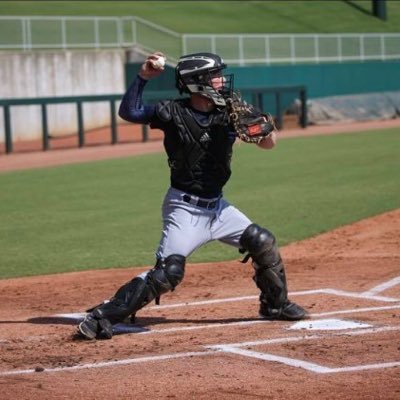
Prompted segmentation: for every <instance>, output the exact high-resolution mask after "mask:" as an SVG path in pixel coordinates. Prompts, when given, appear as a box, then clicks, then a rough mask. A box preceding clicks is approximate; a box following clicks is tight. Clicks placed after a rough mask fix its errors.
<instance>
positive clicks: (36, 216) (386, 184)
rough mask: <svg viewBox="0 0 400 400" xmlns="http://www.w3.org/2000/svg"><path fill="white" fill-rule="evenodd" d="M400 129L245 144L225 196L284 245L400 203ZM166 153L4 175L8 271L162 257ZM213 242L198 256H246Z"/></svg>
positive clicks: (1, 209) (1, 194)
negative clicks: (158, 252) (265, 145)
mask: <svg viewBox="0 0 400 400" xmlns="http://www.w3.org/2000/svg"><path fill="white" fill-rule="evenodd" d="M399 139H400V132H398V130H397V131H396V130H385V131H381V132H368V133H364V134H359V133H358V134H341V135H334V136H325V137H322V136H320V137H309V138H296V139H286V140H282V141H280V142H279V145H278V146H277V147H276V149H274V150H273V151H261V150H260V149H257V148H256V147H255V146H251V145H241V146H238V147H236V150H235V155H234V159H233V165H232V167H233V177H232V179H231V181H230V182H229V184H228V185H227V187H226V190H225V196H226V198H228V199H229V200H231V201H232V202H233V203H234V204H235V205H236V206H237V207H239V208H240V209H242V210H243V211H244V212H245V213H246V214H247V215H248V216H249V217H250V218H251V219H253V220H254V221H255V222H257V223H259V224H261V225H263V226H266V227H268V228H269V229H271V230H272V231H273V232H274V233H275V234H276V236H277V237H278V240H279V243H280V245H284V244H287V243H289V242H292V241H295V240H300V239H303V238H306V237H310V236H313V235H316V234H318V233H321V232H325V231H328V230H331V229H333V228H335V227H337V226H341V225H344V224H348V223H351V222H354V221H357V220H360V219H363V218H366V217H369V216H372V215H376V214H379V213H382V212H384V211H387V210H391V209H395V208H398V207H399V205H400V204H399V199H400V185H399V178H400V172H399V171H400V159H399V157H398V154H399ZM167 187H168V168H167V164H166V156H165V155H164V154H155V155H146V156H140V157H133V158H129V159H119V160H108V161H101V162H93V163H85V164H79V165H70V166H62V167H53V168H46V169H40V170H30V171H18V172H11V173H3V174H0V188H1V190H0V221H1V222H0V238H1V240H0V278H6V277H14V276H24V275H38V274H47V273H55V272H64V271H77V270H84V269H92V268H109V267H127V266H136V265H152V264H153V262H154V251H155V249H156V247H157V244H158V241H159V237H160V230H161V217H160V206H161V202H162V198H163V195H164V193H165V191H166V189H167ZM238 257H239V254H238V253H237V251H236V250H234V249H232V248H230V247H229V246H226V245H222V244H219V243H212V244H210V245H207V246H204V247H203V248H201V249H200V250H199V251H198V252H196V253H195V254H194V255H193V256H192V257H191V258H190V260H189V261H190V262H201V261H217V260H227V259H237V258H238Z"/></svg>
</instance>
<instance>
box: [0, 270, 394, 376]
mask: <svg viewBox="0 0 400 400" xmlns="http://www.w3.org/2000/svg"><path fill="white" fill-rule="evenodd" d="M399 283H400V277H397V278H394V279H391V280H389V281H387V282H384V283H382V284H380V285H378V286H375V287H374V288H372V289H370V290H369V291H366V292H362V293H356V292H347V291H342V290H336V289H329V288H326V289H316V290H305V291H298V292H291V293H290V294H289V295H291V296H301V295H307V294H318V293H320V294H321V293H323V294H333V295H337V296H347V297H354V298H368V299H373V300H379V301H386V302H396V301H400V299H395V298H390V297H384V296H376V294H377V293H381V292H382V291H384V290H386V289H388V288H391V287H394V286H396V285H397V284H399ZM253 299H258V296H242V297H234V298H225V299H215V300H205V301H199V302H191V303H178V304H167V305H163V306H153V307H148V308H149V309H152V308H155V309H160V308H176V307H184V306H192V305H206V304H213V303H223V302H232V301H243V300H253ZM397 308H400V305H394V306H384V307H367V308H362V309H360V308H359V309H349V310H338V311H330V312H325V313H315V314H310V317H311V318H315V317H321V316H327V315H340V314H352V313H360V312H369V311H383V310H390V309H397ZM267 322H271V321H267V320H254V321H240V322H235V323H222V324H207V325H201V326H193V327H178V328H168V329H159V330H152V331H146V332H139V333H137V334H151V333H168V332H176V331H184V330H196V329H204V328H220V327H229V326H232V325H242V326H245V325H252V324H257V323H258V324H259V323H267ZM364 331H365V330H364ZM0 343H8V341H6V340H0ZM178 354H179V353H177V354H176V355H175V356H176V357H178ZM193 354H197V353H193ZM200 354H205V353H204V352H200ZM200 354H199V355H200ZM156 357H162V358H157V359H160V360H161V359H164V357H167V358H168V356H156ZM142 359H143V360H147V359H153V358H152V357H144V358H142ZM131 360H140V359H131ZM128 361H129V360H128ZM125 362H127V361H126V360H118V361H114V362H113V363H125ZM133 362H139V361H132V363H133ZM103 364H104V365H107V366H108V365H109V363H108V362H105V363H97V364H95V365H96V368H97V366H103ZM87 365H88V364H85V365H84V366H79V365H77V366H73V367H65V368H63V367H59V368H54V369H48V370H45V371H49V372H50V371H54V372H55V371H58V370H63V371H64V370H65V369H66V368H68V369H82V368H88V367H87ZM379 365H382V364H379ZM395 365H396V366H397V364H396V363H395ZM93 368H95V367H93ZM348 368H350V369H349V371H350V370H352V369H351V368H353V367H348ZM364 368H365V366H364ZM379 368H382V367H379ZM20 371H23V372H21V373H32V372H35V370H20ZM340 371H342V369H340ZM7 374H8V375H11V374H18V371H5V372H0V376H5V375H7Z"/></svg>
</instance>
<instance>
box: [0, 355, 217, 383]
mask: <svg viewBox="0 0 400 400" xmlns="http://www.w3.org/2000/svg"><path fill="white" fill-rule="evenodd" d="M210 354H215V350H209V351H191V352H185V353H173V354H165V355H162V356H146V357H138V358H127V359H124V360H114V361H103V362H97V363H88V364H80V365H74V366H72V367H57V368H45V369H43V370H41V371H40V372H65V371H76V370H80V369H92V368H104V367H115V366H121V365H131V364H140V363H146V362H152V361H164V360H173V359H176V358H187V357H197V356H207V355H210ZM32 373H38V371H36V370H35V369H20V370H14V371H3V372H0V377H1V376H9V375H24V374H32Z"/></svg>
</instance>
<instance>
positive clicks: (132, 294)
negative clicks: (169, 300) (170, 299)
mask: <svg viewBox="0 0 400 400" xmlns="http://www.w3.org/2000/svg"><path fill="white" fill-rule="evenodd" d="M185 261H186V259H185V257H183V256H180V255H175V254H174V255H171V256H169V257H167V258H166V259H165V260H158V261H157V264H156V266H155V267H154V268H153V269H151V270H150V271H149V272H148V273H147V275H146V277H145V278H144V279H142V278H140V277H136V278H134V279H133V280H131V281H130V282H128V283H126V284H125V285H123V286H121V287H120V288H119V289H118V291H117V292H116V293H115V295H114V297H112V298H111V299H110V301H108V302H106V303H103V304H100V305H99V306H97V307H95V308H93V309H92V310H91V311H90V313H89V314H88V315H87V317H86V318H85V320H84V321H83V322H81V323H80V325H79V331H80V333H81V334H82V335H83V336H84V337H86V338H88V339H94V338H96V337H97V338H107V339H110V338H111V337H112V325H113V324H117V323H118V322H123V321H124V320H125V319H126V318H128V317H129V316H130V315H132V314H133V315H134V314H135V313H136V312H137V311H138V310H140V309H141V308H142V307H144V306H145V305H147V304H149V303H150V302H151V301H152V300H154V298H157V297H159V296H160V295H162V294H164V293H166V292H168V291H170V290H174V289H175V287H176V286H177V285H178V284H179V283H180V282H181V281H182V279H183V276H184V271H185Z"/></svg>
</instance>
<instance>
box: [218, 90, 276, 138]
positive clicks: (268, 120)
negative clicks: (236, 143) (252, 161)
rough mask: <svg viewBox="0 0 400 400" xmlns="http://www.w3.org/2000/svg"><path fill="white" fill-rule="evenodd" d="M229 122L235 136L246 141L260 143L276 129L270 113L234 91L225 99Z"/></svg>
mask: <svg viewBox="0 0 400 400" xmlns="http://www.w3.org/2000/svg"><path fill="white" fill-rule="evenodd" d="M226 104H227V110H228V116H229V122H230V123H231V125H232V128H233V130H234V131H235V132H236V134H237V136H238V137H239V138H240V139H241V140H243V141H244V142H246V143H260V142H261V141H262V140H263V139H264V138H265V137H267V136H268V135H269V134H270V133H271V132H272V131H273V130H275V129H276V127H275V124H274V120H273V118H272V116H271V115H269V114H264V113H262V112H261V111H260V110H259V109H258V108H256V107H254V106H253V105H252V104H247V103H246V102H245V101H244V100H242V98H241V96H240V94H239V93H236V92H234V93H233V96H232V98H229V99H227V100H226Z"/></svg>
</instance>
